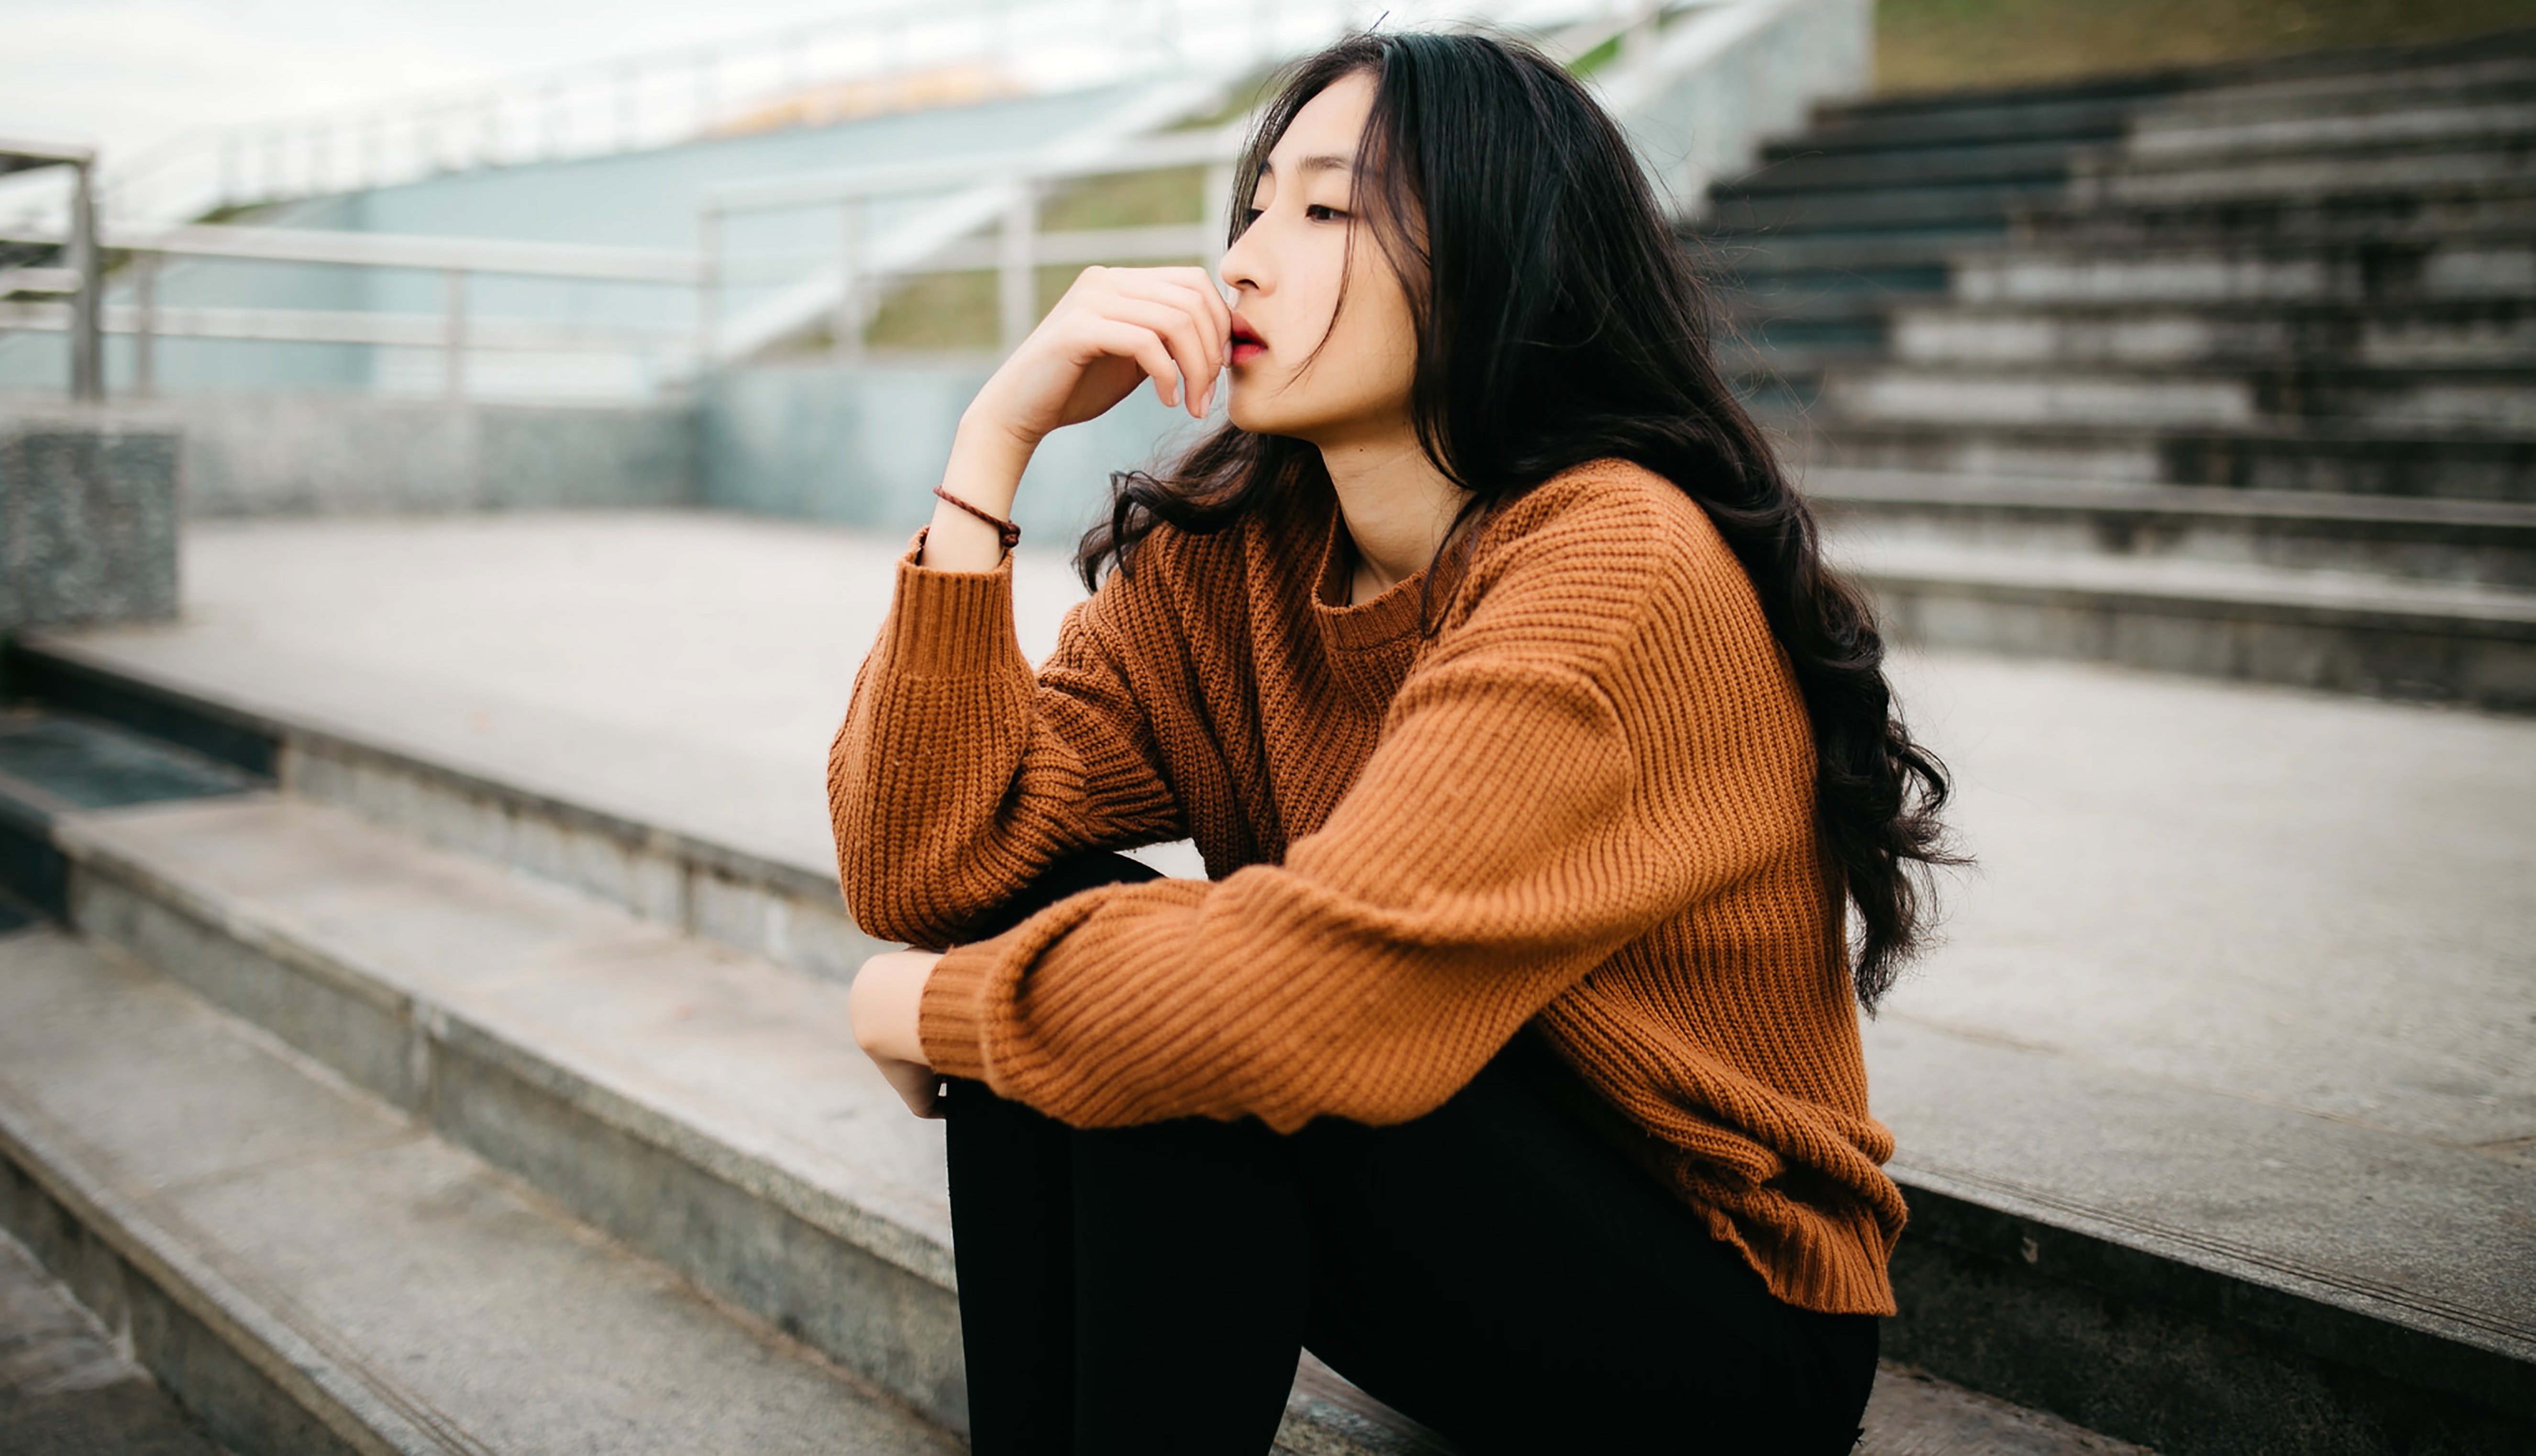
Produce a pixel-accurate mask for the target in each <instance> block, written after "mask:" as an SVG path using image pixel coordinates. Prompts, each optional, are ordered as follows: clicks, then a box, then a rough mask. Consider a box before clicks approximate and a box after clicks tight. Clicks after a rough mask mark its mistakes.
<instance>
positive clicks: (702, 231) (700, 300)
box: [696, 207, 722, 380]
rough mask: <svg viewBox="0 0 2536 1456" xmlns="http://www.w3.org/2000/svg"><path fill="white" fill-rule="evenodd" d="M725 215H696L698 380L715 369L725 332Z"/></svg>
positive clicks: (713, 211) (711, 211)
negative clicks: (719, 337)
mask: <svg viewBox="0 0 2536 1456" xmlns="http://www.w3.org/2000/svg"><path fill="white" fill-rule="evenodd" d="M721 293H722V214H721V213H719V212H717V211H715V210H714V209H713V208H711V207H707V208H706V209H705V210H704V211H703V212H700V213H698V214H697V215H696V378H697V379H698V380H702V379H703V378H704V377H705V371H706V370H708V369H710V368H712V367H713V359H714V343H715V336H716V335H717V334H719V333H721V332H722V306H721V304H722V300H721Z"/></svg>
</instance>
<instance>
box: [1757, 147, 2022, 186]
mask: <svg viewBox="0 0 2536 1456" xmlns="http://www.w3.org/2000/svg"><path fill="white" fill-rule="evenodd" d="M2070 145H2071V144H2070V143H2068V142H2066V141H2062V140H2059V139H2047V140H2041V141H2034V140H2025V139H2019V140H2015V141H2002V142H1986V143H1978V144H1964V143H1956V144H1947V145H1936V146H1921V147H1913V148H1909V149H1907V150H1905V149H1899V148H1896V149H1890V150H1887V151H1880V152H1848V153H1844V152H1828V153H1821V154H1808V153H1798V154H1796V155H1794V156H1790V157H1786V158H1781V159H1778V160H1774V161H1769V162H1765V163H1764V164H1763V165H1762V167H1761V169H1760V170H1759V171H1757V172H1754V173H1752V174H1750V175H1748V176H1745V177H1743V178H1740V179H1738V180H1737V181H1736V183H1735V185H1734V193H1735V194H1736V195H1738V196H1743V197H1752V198H1760V197H1768V196H1771V195H1774V194H1779V193H1789V192H1815V191H1831V190H1835V189H1840V188H1851V187H1946V186H1965V185H1976V184H1988V185H1993V186H1996V185H2000V184H2051V185H2057V184H2058V183H2060V182H2061V180H2062V179H2064V178H2066V177H2067V176H2068V174H2069V148H2070Z"/></svg>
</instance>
